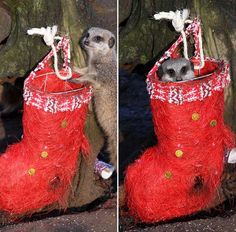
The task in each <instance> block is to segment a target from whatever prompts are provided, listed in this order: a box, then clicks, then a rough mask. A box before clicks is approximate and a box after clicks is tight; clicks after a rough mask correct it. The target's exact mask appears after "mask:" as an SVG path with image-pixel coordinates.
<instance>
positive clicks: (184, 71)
mask: <svg viewBox="0 0 236 232" xmlns="http://www.w3.org/2000/svg"><path fill="white" fill-rule="evenodd" d="M187 71H188V67H187V66H183V67H182V68H181V70H180V72H181V74H183V75H185V74H186V73H187Z"/></svg>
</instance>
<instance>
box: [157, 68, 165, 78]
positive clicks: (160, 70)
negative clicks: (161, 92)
mask: <svg viewBox="0 0 236 232" xmlns="http://www.w3.org/2000/svg"><path fill="white" fill-rule="evenodd" d="M163 74H164V72H163V68H162V65H161V66H160V67H159V68H158V70H157V75H158V77H159V79H160V80H161V78H162V76H163Z"/></svg>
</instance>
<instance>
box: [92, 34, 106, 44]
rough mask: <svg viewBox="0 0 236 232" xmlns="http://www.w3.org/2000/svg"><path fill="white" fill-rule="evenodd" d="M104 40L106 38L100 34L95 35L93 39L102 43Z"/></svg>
mask: <svg viewBox="0 0 236 232" xmlns="http://www.w3.org/2000/svg"><path fill="white" fill-rule="evenodd" d="M103 40H104V39H103V38H102V37H101V36H100V35H97V36H95V37H93V41H94V42H96V43H100V42H102V41H103Z"/></svg>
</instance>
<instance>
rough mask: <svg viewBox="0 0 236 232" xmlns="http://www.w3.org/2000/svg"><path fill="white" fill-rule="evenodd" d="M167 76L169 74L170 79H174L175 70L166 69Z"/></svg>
mask: <svg viewBox="0 0 236 232" xmlns="http://www.w3.org/2000/svg"><path fill="white" fill-rule="evenodd" d="M166 72H167V74H169V75H170V76H171V77H174V76H175V70H174V69H172V68H171V69H167V71H166Z"/></svg>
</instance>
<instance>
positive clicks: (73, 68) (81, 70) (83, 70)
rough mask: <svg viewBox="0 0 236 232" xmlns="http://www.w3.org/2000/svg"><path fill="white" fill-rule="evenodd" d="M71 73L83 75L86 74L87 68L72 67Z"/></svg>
mask: <svg viewBox="0 0 236 232" xmlns="http://www.w3.org/2000/svg"><path fill="white" fill-rule="evenodd" d="M72 70H73V72H76V73H79V74H80V75H85V74H86V73H87V72H88V67H85V68H79V67H76V66H73V67H72Z"/></svg>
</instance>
